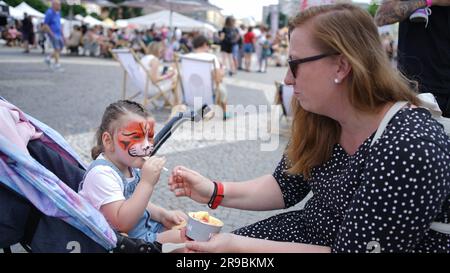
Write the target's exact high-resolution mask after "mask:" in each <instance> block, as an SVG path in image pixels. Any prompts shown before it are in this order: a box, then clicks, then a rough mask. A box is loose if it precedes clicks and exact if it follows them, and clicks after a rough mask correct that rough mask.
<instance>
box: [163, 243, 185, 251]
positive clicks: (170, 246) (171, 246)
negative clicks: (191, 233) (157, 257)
mask: <svg viewBox="0 0 450 273" xmlns="http://www.w3.org/2000/svg"><path fill="white" fill-rule="evenodd" d="M185 246H186V243H180V244H175V243H165V244H163V245H162V248H161V252H162V253H169V252H172V251H174V250H175V249H179V248H182V247H185Z"/></svg>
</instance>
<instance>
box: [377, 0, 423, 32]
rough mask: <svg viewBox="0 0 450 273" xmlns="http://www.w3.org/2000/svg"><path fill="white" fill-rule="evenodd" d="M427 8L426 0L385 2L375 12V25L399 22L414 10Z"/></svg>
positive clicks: (392, 0)
mask: <svg viewBox="0 0 450 273" xmlns="http://www.w3.org/2000/svg"><path fill="white" fill-rule="evenodd" d="M426 6H427V1H426V0H410V1H400V0H387V1H384V2H383V3H382V4H381V6H380V7H379V8H378V10H377V14H376V15H375V23H376V24H377V25H378V26H384V25H389V24H393V23H397V22H401V21H403V20H405V19H406V18H408V16H410V15H411V14H412V13H413V12H414V11H415V10H417V9H420V8H424V7H426Z"/></svg>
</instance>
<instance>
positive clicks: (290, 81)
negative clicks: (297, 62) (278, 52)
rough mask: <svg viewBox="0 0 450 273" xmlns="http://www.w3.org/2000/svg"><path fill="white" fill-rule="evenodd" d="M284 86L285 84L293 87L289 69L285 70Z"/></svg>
mask: <svg viewBox="0 0 450 273" xmlns="http://www.w3.org/2000/svg"><path fill="white" fill-rule="evenodd" d="M284 84H286V85H294V84H295V78H294V76H293V75H292V72H291V71H290V70H289V69H286V75H285V76H284Z"/></svg>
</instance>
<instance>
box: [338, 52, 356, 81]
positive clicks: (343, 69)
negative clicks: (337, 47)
mask: <svg viewBox="0 0 450 273" xmlns="http://www.w3.org/2000/svg"><path fill="white" fill-rule="evenodd" d="M351 71H352V66H351V64H350V62H349V60H348V59H347V57H345V56H344V55H339V56H338V57H337V71H336V79H338V80H339V82H342V81H344V80H345V79H346V78H347V77H348V76H349V74H350V72H351Z"/></svg>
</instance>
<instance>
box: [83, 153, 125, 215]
mask: <svg viewBox="0 0 450 273" xmlns="http://www.w3.org/2000/svg"><path fill="white" fill-rule="evenodd" d="M98 158H99V159H104V157H103V156H102V155H100V156H99V157H98ZM127 180H128V181H133V180H134V178H133V177H132V178H127ZM123 191H124V185H123V182H122V178H120V176H119V174H117V172H116V171H114V170H113V169H112V168H111V167H109V166H103V165H99V166H95V167H94V168H92V169H91V170H90V171H89V172H88V174H87V175H86V177H85V179H84V181H83V187H82V189H81V191H80V192H79V194H80V195H81V196H83V197H84V198H85V199H86V200H87V201H88V202H89V203H90V204H91V205H92V206H94V207H95V208H96V209H100V207H101V206H103V205H106V204H109V203H112V202H116V201H120V200H125V196H124V195H123Z"/></svg>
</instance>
